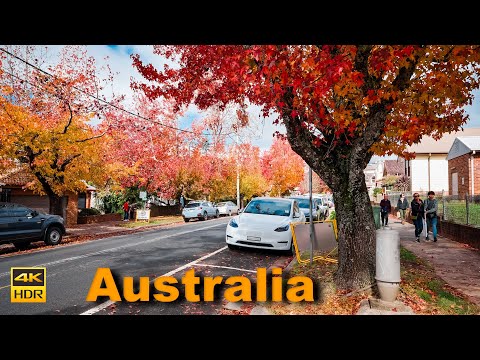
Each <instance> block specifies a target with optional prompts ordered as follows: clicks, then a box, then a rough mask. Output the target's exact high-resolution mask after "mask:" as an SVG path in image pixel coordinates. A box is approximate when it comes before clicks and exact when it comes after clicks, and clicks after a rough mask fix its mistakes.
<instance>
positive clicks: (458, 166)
mask: <svg viewBox="0 0 480 360" xmlns="http://www.w3.org/2000/svg"><path fill="white" fill-rule="evenodd" d="M469 161H470V154H465V155H462V156H459V157H457V158H455V159H451V160H449V161H448V190H449V191H450V194H453V192H452V191H453V188H452V174H453V173H458V196H459V197H462V198H463V197H464V196H465V193H467V192H468V193H471V191H470V189H471V187H469V184H470V181H469V180H470V172H469V169H470V167H469ZM479 171H480V168H479ZM462 178H464V183H463V185H462Z"/></svg>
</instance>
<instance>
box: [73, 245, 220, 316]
mask: <svg viewBox="0 0 480 360" xmlns="http://www.w3.org/2000/svg"><path fill="white" fill-rule="evenodd" d="M225 249H228V246H224V247H223V248H220V249H218V250H215V251H214V252H212V253H210V254H207V255H205V256H202V257H201V258H199V259H197V260H194V261H191V262H189V263H188V264H185V265H182V266H180V267H178V268H176V269H174V270H172V271H169V272H167V273H166V274H163V275H161V276H159V277H163V276H172V275H173V274H176V273H177V272H179V271H182V270H184V269H186V268H188V267H190V266H192V265H195V264H197V263H198V262H200V261H203V260H205V259H208V258H209V257H211V256H213V255H216V254H218V253H219V252H221V251H223V250H225ZM159 277H156V278H155V279H153V280H150V282H151V283H153V282H154V281H155V280H157V279H158V278H159ZM113 304H115V301H112V300H108V301H105V302H104V303H101V304H100V305H97V306H95V307H94V308H91V309H90V310H87V311H85V312H83V313H81V314H80V315H93V314H95V313H97V312H99V311H100V310H103V309H105V308H106V307H108V306H110V305H113Z"/></svg>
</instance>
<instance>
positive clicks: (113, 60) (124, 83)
mask: <svg viewBox="0 0 480 360" xmlns="http://www.w3.org/2000/svg"><path fill="white" fill-rule="evenodd" d="M39 47H40V45H39ZM61 47H62V46H60V45H55V46H49V51H51V52H52V54H53V58H55V55H54V54H55V53H56V52H58V51H59V49H60V48H61ZM87 51H88V54H89V55H91V56H93V57H94V58H95V59H96V61H97V64H99V65H100V64H104V63H105V61H106V62H108V64H109V65H110V67H111V69H112V71H113V72H114V73H118V74H117V75H116V77H115V80H114V83H113V84H112V87H113V89H114V91H115V93H117V94H125V96H126V101H125V104H124V108H126V109H129V103H131V99H132V94H133V92H132V90H131V89H130V79H131V78H134V79H139V80H143V78H142V76H141V75H140V74H139V73H138V72H137V71H136V70H135V69H134V68H133V66H132V60H131V58H130V55H131V54H133V53H136V54H139V55H140V58H141V59H142V60H143V61H144V62H148V63H152V64H153V65H154V66H155V67H157V68H161V67H162V66H163V64H164V63H165V59H163V58H162V57H160V56H158V55H155V54H154V53H153V47H152V46H148V45H87ZM107 57H108V59H107V60H105V58H107ZM107 97H108V96H107ZM249 110H250V112H251V115H252V119H258V120H257V121H256V124H254V128H255V131H254V132H255V133H256V134H257V136H256V137H255V138H253V140H252V143H253V145H256V146H259V147H260V148H261V149H262V150H266V149H268V148H269V147H270V145H271V143H272V141H273V133H274V132H275V131H277V130H278V131H280V132H281V133H284V132H285V128H284V126H283V125H273V123H272V119H271V118H263V117H262V116H260V117H259V114H260V111H259V108H258V107H253V106H251V107H250V108H249ZM465 111H466V112H467V113H468V114H469V115H470V121H469V122H468V123H467V124H465V125H464V127H480V91H478V90H477V91H476V92H475V99H474V102H473V105H471V106H467V107H466V108H465ZM201 117H202V114H201V113H200V111H199V110H198V109H196V107H194V106H190V107H189V108H188V109H187V111H186V113H185V115H184V116H183V117H182V118H181V119H179V127H181V128H188V127H189V126H190V125H191V123H192V122H193V121H195V120H196V119H200V118H201ZM377 158H378V157H376V158H374V160H376V159H377Z"/></svg>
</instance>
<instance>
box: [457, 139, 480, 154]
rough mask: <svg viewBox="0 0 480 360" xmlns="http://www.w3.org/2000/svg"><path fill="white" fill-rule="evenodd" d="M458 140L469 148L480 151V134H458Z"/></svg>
mask: <svg viewBox="0 0 480 360" xmlns="http://www.w3.org/2000/svg"><path fill="white" fill-rule="evenodd" d="M458 140H460V141H461V142H462V143H464V144H465V146H466V147H468V148H469V149H470V150H475V151H480V136H459V137H458Z"/></svg>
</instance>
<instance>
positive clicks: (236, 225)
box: [228, 219, 238, 228]
mask: <svg viewBox="0 0 480 360" xmlns="http://www.w3.org/2000/svg"><path fill="white" fill-rule="evenodd" d="M228 225H230V226H231V227H233V228H238V224H237V222H236V221H235V219H232V220H230V222H229V223H228Z"/></svg>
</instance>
